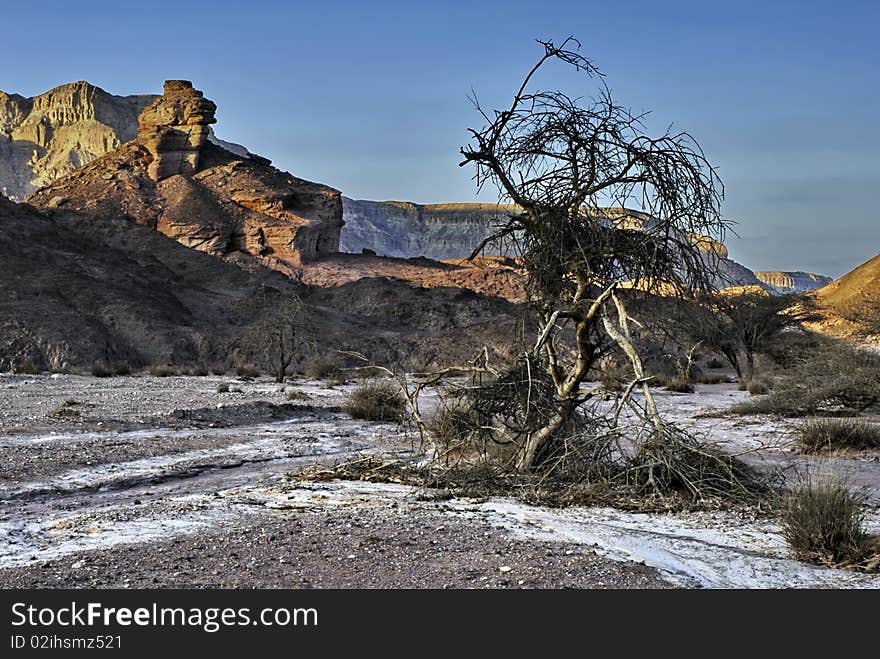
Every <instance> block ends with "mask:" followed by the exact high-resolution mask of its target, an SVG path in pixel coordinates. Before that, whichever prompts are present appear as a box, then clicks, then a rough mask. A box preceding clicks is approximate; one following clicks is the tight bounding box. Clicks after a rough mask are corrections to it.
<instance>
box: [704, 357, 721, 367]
mask: <svg viewBox="0 0 880 659" xmlns="http://www.w3.org/2000/svg"><path fill="white" fill-rule="evenodd" d="M706 368H711V369H716V370H717V369H719V368H724V362H722V361H721V360H720V359H718V358H716V357H712V359H710V360H709V361H707V362H706Z"/></svg>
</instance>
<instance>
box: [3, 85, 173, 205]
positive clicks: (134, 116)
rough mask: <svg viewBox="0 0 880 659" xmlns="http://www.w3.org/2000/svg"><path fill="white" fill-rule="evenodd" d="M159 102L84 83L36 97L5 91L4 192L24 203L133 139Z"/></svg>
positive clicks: (151, 98) (142, 96) (67, 86)
mask: <svg viewBox="0 0 880 659" xmlns="http://www.w3.org/2000/svg"><path fill="white" fill-rule="evenodd" d="M156 98H157V97H156V96H154V95H150V94H139V95H134V96H113V95H111V94H108V93H107V92H105V91H104V90H103V89H101V88H100V87H96V86H95V85H91V84H89V83H88V82H84V81H80V82H73V83H70V84H66V85H61V86H60V87H56V88H54V89H51V90H49V91H48V92H46V93H45V94H40V95H39V96H34V97H33V98H25V97H23V96H19V95H18V94H8V93H6V92H2V91H0V192H2V193H3V194H4V195H5V196H7V197H9V198H10V199H15V200H21V199H24V197H26V196H27V195H28V194H30V193H31V192H33V191H34V190H36V189H37V188H40V187H43V186H45V185H48V184H49V183H51V182H52V181H54V180H56V179H58V178H60V177H62V176H65V175H67V174H69V173H70V172H72V171H73V170H75V169H77V168H78V167H82V166H83V165H85V164H88V163H90V162H92V161H93V160H95V159H97V158H99V157H101V156H103V155H104V154H105V153H108V152H109V151H112V150H113V149H115V148H117V147H118V146H119V145H120V144H122V143H124V142H127V141H128V140H131V139H133V138H134V137H135V135H136V134H137V126H138V115H139V114H140V113H141V111H143V110H144V108H146V107H147V106H148V105H150V104H151V103H152V102H153V101H154V100H155V99H156Z"/></svg>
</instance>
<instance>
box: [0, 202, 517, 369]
mask: <svg viewBox="0 0 880 659" xmlns="http://www.w3.org/2000/svg"><path fill="white" fill-rule="evenodd" d="M0 263H2V264H3V267H2V268H0V371H4V370H21V369H23V368H31V367H33V368H37V369H41V370H42V369H52V370H63V369H67V368H74V369H76V368H89V367H90V366H91V365H93V364H94V363H96V362H105V363H108V364H110V363H113V362H125V363H127V364H129V365H130V366H131V367H133V368H137V367H139V366H145V365H150V364H166V363H173V364H180V365H192V364H200V365H211V364H214V363H225V364H228V363H230V362H232V361H234V360H236V359H238V358H239V357H240V358H241V359H243V360H247V359H249V358H250V357H249V355H248V354H247V352H246V351H244V350H245V349H244V348H243V345H242V341H241V339H242V337H244V336H246V335H247V333H248V332H249V331H250V330H251V329H252V327H253V326H254V323H255V321H256V320H257V319H258V318H259V317H260V315H261V314H264V313H266V312H267V310H266V309H263V308H260V307H259V306H258V303H257V302H255V300H257V299H258V297H259V296H257V292H258V291H259V290H260V289H261V288H262V287H269V288H272V289H275V290H276V291H277V292H279V293H285V294H297V295H299V296H301V297H302V298H303V300H304V304H305V329H304V331H305V333H306V335H307V336H308V337H311V339H312V344H313V345H314V346H316V347H317V350H319V351H320V352H331V351H333V350H337V349H339V350H356V351H360V352H363V353H365V354H368V355H374V356H376V358H377V359H381V360H383V361H389V360H390V361H396V362H400V363H403V364H405V365H407V366H409V367H411V368H422V367H424V366H426V365H430V364H431V363H432V360H435V359H437V357H438V355H440V354H442V355H444V357H447V358H448V359H449V360H456V359H464V358H465V357H469V356H471V355H472V354H474V353H475V352H476V351H477V350H479V349H480V348H482V347H483V345H488V346H489V347H490V349H492V350H493V351H496V352H499V353H503V354H507V353H508V350H509V348H508V346H507V345H506V343H505V341H506V340H507V338H508V337H510V336H512V331H504V330H502V331H498V328H499V327H512V325H513V322H514V319H515V318H516V315H517V308H516V307H515V306H514V305H512V304H510V303H508V302H505V301H503V300H499V299H496V298H491V297H484V296H479V295H476V294H474V293H470V292H468V291H462V290H460V289H455V288H448V287H447V288H436V289H431V290H428V289H424V288H420V287H417V286H412V285H409V284H407V283H405V282H402V281H396V280H384V279H376V278H371V279H364V280H361V281H357V282H351V283H348V284H345V285H342V286H338V287H333V288H329V289H325V290H321V289H316V288H312V287H309V286H305V285H303V284H300V283H298V282H296V281H294V280H291V279H290V278H289V277H287V276H285V275H283V274H281V273H279V272H276V271H273V270H270V269H268V268H266V267H264V266H262V265H261V264H260V262H259V261H258V260H257V259H254V258H252V257H248V256H247V255H244V254H242V255H240V257H239V265H235V264H233V263H230V262H227V261H225V260H223V259H218V258H215V257H213V256H210V255H208V254H205V253H201V252H199V251H196V250H192V249H189V248H187V247H184V246H183V245H181V244H179V243H178V242H177V241H175V240H172V239H170V238H168V237H166V236H164V235H162V234H161V233H158V232H156V231H154V230H152V229H150V228H148V227H144V226H141V225H138V224H135V223H133V222H130V221H128V220H125V219H118V218H116V219H113V218H110V219H106V220H104V221H95V220H94V218H93V217H91V216H88V215H82V214H79V213H76V212H73V211H70V210H62V209H57V210H52V211H48V212H46V213H41V212H38V211H37V210H36V209H34V208H32V207H30V206H28V205H25V204H14V203H12V202H10V201H7V200H6V199H3V198H0ZM240 266H246V267H240ZM243 351H244V352H243ZM305 356H306V354H305V353H304V354H303V355H301V357H305ZM438 362H439V360H437V361H435V362H434V363H438Z"/></svg>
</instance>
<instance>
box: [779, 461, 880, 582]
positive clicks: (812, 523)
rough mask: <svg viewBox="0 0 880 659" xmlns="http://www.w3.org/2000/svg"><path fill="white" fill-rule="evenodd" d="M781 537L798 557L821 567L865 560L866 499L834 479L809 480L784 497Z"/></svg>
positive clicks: (805, 479)
mask: <svg viewBox="0 0 880 659" xmlns="http://www.w3.org/2000/svg"><path fill="white" fill-rule="evenodd" d="M782 535H783V537H784V538H785V540H786V542H787V543H788V544H789V546H790V547H791V549H792V550H793V551H794V554H795V556H797V558H799V559H800V560H802V561H807V562H809V563H818V564H821V565H841V564H854V563H857V562H859V561H860V560H862V559H863V558H864V557H865V554H866V541H867V539H868V538H867V534H866V533H865V529H864V497H863V496H862V495H861V494H860V493H855V492H853V491H851V490H850V489H849V488H848V487H847V485H846V484H845V483H844V482H842V481H840V480H838V479H835V478H831V477H824V478H821V479H818V480H814V479H813V478H811V477H809V476H806V477H805V478H804V479H803V482H801V483H800V484H799V485H798V486H797V487H795V489H793V490H792V491H791V492H790V493H789V494H788V496H786V497H785V500H784V506H783V513H782Z"/></svg>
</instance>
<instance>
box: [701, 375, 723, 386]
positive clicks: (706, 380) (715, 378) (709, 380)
mask: <svg viewBox="0 0 880 659" xmlns="http://www.w3.org/2000/svg"><path fill="white" fill-rule="evenodd" d="M697 382H698V383H699V384H725V383H727V382H730V380H729V379H728V378H727V376H725V375H717V374H707V375H700V376H699V377H697Z"/></svg>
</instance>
